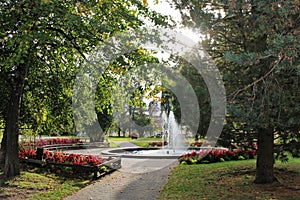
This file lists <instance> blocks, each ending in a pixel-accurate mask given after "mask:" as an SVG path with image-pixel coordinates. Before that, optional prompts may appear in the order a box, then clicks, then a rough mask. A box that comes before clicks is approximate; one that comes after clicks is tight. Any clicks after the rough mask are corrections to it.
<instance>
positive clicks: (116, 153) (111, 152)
mask: <svg viewBox="0 0 300 200" xmlns="http://www.w3.org/2000/svg"><path fill="white" fill-rule="evenodd" d="M159 149H162V148H158V147H148V148H147V147H119V148H113V149H106V150H104V151H101V154H102V155H104V156H112V157H121V158H139V159H178V158H179V157H180V155H172V154H168V155H149V154H125V153H122V152H124V151H134V150H159ZM188 149H194V150H200V149H227V148H224V147H208V146H206V147H190V148H188ZM167 150H168V149H166V151H167ZM170 151H171V150H170Z"/></svg>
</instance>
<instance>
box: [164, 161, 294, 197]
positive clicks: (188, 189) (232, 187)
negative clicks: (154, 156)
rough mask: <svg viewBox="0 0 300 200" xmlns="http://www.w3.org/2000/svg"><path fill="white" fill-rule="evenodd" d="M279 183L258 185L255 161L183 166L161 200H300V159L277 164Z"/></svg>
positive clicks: (165, 189) (174, 172)
mask: <svg viewBox="0 0 300 200" xmlns="http://www.w3.org/2000/svg"><path fill="white" fill-rule="evenodd" d="M275 166H276V169H275V174H276V177H277V178H278V180H279V183H273V184H267V185H257V184H254V183H253V181H254V178H255V160H244V161H229V162H222V163H214V164H199V165H179V166H177V167H175V168H174V170H173V171H172V173H171V176H170V177H169V180H168V183H167V184H166V185H165V186H164V188H163V190H162V192H161V195H160V197H159V198H158V200H165V199H168V200H169V199H185V200H200V199H207V200H210V199H211V200H215V199H218V200H220V199H224V200H227V199H234V200H239V199H240V200H247V199H249V200H250V199H251V200H252V199H258V200H270V199H274V200H275V199H276V200H281V199H282V200H289V199H290V200H292V199H293V200H295V199H300V159H290V161H289V162H288V163H287V164H285V163H280V162H278V163H276V165H275Z"/></svg>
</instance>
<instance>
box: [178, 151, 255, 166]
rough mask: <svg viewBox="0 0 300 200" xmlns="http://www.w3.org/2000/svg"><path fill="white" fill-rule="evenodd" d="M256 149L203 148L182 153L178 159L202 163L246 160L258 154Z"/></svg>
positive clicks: (191, 162)
mask: <svg viewBox="0 0 300 200" xmlns="http://www.w3.org/2000/svg"><path fill="white" fill-rule="evenodd" d="M256 153H257V152H256V150H254V149H247V150H241V149H234V150H229V149H203V150H201V151H199V152H196V151H193V152H191V153H187V154H184V155H181V156H180V157H179V158H178V160H179V162H180V164H202V163H215V162H224V161H230V160H245V159H253V158H255V156H256Z"/></svg>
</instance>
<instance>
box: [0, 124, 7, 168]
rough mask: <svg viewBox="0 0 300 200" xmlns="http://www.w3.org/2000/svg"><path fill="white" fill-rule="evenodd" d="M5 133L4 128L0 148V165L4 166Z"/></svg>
mask: <svg viewBox="0 0 300 200" xmlns="http://www.w3.org/2000/svg"><path fill="white" fill-rule="evenodd" d="M6 138H7V133H6V129H5V130H4V133H3V138H2V141H1V149H0V165H1V166H4V163H5V151H6V141H7V139H6Z"/></svg>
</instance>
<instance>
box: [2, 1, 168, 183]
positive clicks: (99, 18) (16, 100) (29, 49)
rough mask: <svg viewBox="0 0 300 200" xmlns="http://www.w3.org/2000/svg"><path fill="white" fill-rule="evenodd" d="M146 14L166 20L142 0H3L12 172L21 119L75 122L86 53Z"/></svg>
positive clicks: (43, 126) (43, 124)
mask: <svg viewBox="0 0 300 200" xmlns="http://www.w3.org/2000/svg"><path fill="white" fill-rule="evenodd" d="M141 16H143V17H145V18H149V19H150V20H153V21H155V22H156V23H159V22H162V20H159V19H160V17H159V15H157V14H156V13H154V12H149V10H148V9H147V8H145V7H144V6H143V5H142V3H141V2H140V1H136V0H132V1H126V2H124V1H119V0H116V1H106V0H105V1H92V2H91V1H84V2H76V1H74V2H65V1H60V0H58V1H47V0H43V1H40V0H33V1H25V0H19V1H1V2H0V21H1V27H0V34H1V37H0V43H1V46H0V51H1V55H3V56H1V58H0V69H1V82H3V83H5V84H6V86H9V87H6V86H5V90H1V93H3V96H4V97H7V100H3V101H1V111H0V114H1V117H3V120H4V123H5V133H4V139H3V141H2V145H1V148H2V152H5V153H6V154H2V155H3V156H2V161H3V158H4V160H5V167H4V168H5V170H4V172H5V175H6V177H7V178H9V177H12V176H15V175H18V174H19V165H18V135H19V127H20V124H22V123H30V124H31V125H32V126H33V128H35V129H36V130H38V129H40V130H39V131H42V130H49V129H50V124H47V123H51V126H53V125H54V124H55V123H57V127H58V126H61V125H62V124H59V123H63V126H64V127H68V128H71V127H72V125H71V115H70V109H71V108H70V104H71V98H70V95H71V90H72V89H71V87H70V86H71V85H72V84H73V80H74V76H75V75H76V74H77V72H78V69H79V67H80V63H81V62H82V61H83V60H84V59H86V53H87V52H89V51H90V50H92V49H94V48H95V47H96V46H97V45H98V44H100V43H101V42H102V41H104V40H105V39H106V38H107V37H110V36H112V35H114V34H116V33H118V32H120V31H124V30H126V29H128V28H135V27H138V26H140V25H142V24H143V22H142V21H141V18H140V17H141ZM3 86H4V84H3ZM1 87H2V85H1ZM23 94H24V96H23ZM22 97H25V98H26V99H25V100H24V101H23V102H24V104H22ZM20 116H22V118H20ZM45 118H46V119H47V120H45ZM20 119H22V121H20ZM51 128H52V127H51Z"/></svg>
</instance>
